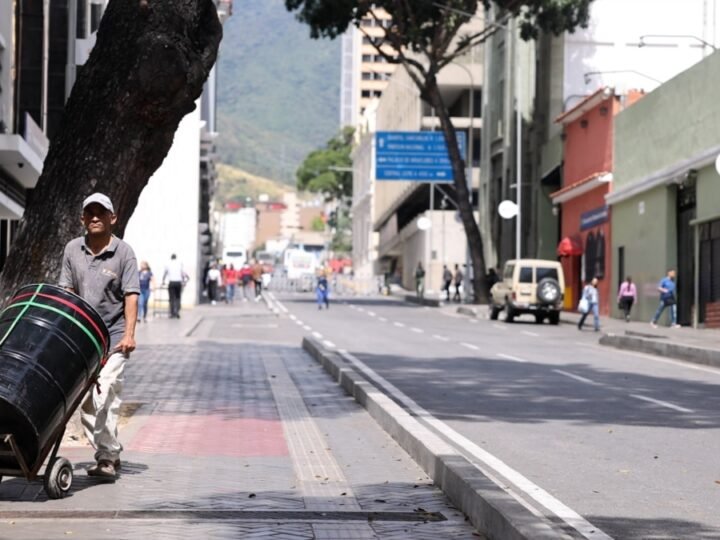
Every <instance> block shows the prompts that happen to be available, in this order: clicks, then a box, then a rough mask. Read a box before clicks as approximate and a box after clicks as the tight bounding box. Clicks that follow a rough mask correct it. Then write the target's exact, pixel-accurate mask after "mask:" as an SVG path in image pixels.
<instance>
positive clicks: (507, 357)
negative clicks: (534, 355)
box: [498, 353, 527, 364]
mask: <svg viewBox="0 0 720 540" xmlns="http://www.w3.org/2000/svg"><path fill="white" fill-rule="evenodd" d="M498 356H499V357H500V358H504V359H505V360H512V361H513V362H520V363H521V364H525V363H527V360H524V359H523V358H518V357H517V356H512V355H509V354H503V353H498Z"/></svg>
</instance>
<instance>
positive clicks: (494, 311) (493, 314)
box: [490, 306, 502, 321]
mask: <svg viewBox="0 0 720 540" xmlns="http://www.w3.org/2000/svg"><path fill="white" fill-rule="evenodd" d="M501 311H502V308H501V307H498V306H490V320H491V321H497V319H498V315H500V312H501Z"/></svg>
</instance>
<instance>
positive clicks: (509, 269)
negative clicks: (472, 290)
mask: <svg viewBox="0 0 720 540" xmlns="http://www.w3.org/2000/svg"><path fill="white" fill-rule="evenodd" d="M564 290H565V276H564V275H563V270H562V266H561V265H560V263H559V262H557V261H545V260H541V259H519V260H511V261H508V262H506V263H505V268H504V269H503V273H502V276H501V279H500V281H498V282H497V283H496V284H495V285H493V287H492V289H490V297H491V305H490V318H491V319H492V320H497V318H498V316H499V314H500V312H502V311H505V320H506V321H507V322H513V321H514V320H515V317H517V316H519V315H522V314H525V313H529V314H532V315H534V316H535V322H537V323H538V324H541V323H542V322H543V321H544V320H545V319H547V320H548V321H550V324H558V323H559V322H560V311H561V309H562V304H563V291H564Z"/></svg>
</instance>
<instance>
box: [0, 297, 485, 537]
mask: <svg viewBox="0 0 720 540" xmlns="http://www.w3.org/2000/svg"><path fill="white" fill-rule="evenodd" d="M188 334H189V335H188ZM137 338H138V339H137V340H138V343H139V348H138V350H137V351H136V353H134V354H133V356H132V358H131V360H130V361H129V363H128V366H127V374H126V384H125V396H124V397H125V400H126V407H125V409H124V411H125V413H126V415H130V416H129V417H128V418H126V419H124V422H123V424H122V427H121V437H120V438H121V441H122V442H123V444H124V445H125V451H124V452H123V455H122V458H123V465H122V469H121V472H120V476H119V479H118V480H117V481H116V482H115V483H102V482H99V481H98V480H97V479H92V478H90V477H88V476H87V475H86V474H85V471H84V469H85V468H86V467H87V466H89V465H90V463H91V459H92V449H91V448H90V447H88V446H87V445H86V444H85V443H84V441H78V442H77V443H75V444H72V445H66V446H63V447H62V448H61V449H60V454H61V455H63V456H65V457H67V458H69V459H70V460H71V461H72V462H73V465H74V472H75V479H74V483H73V486H72V488H71V493H70V495H69V496H68V497H67V498H65V499H61V500H48V499H47V497H46V495H45V492H44V491H43V489H42V485H41V483H40V482H36V483H32V484H28V483H27V482H26V481H25V480H24V479H21V478H5V479H3V481H2V484H0V538H13V539H18V540H29V539H52V538H73V537H74V538H90V539H104V538H108V539H110V538H112V539H129V540H131V539H135V538H137V539H140V538H142V539H143V540H145V539H147V538H148V537H152V538H153V540H159V539H166V538H167V539H176V538H193V539H197V538H203V539H205V538H231V539H237V538H249V539H252V538H287V539H295V538H308V539H310V538H319V539H369V538H380V539H386V538H387V539H390V538H393V539H394V538H398V539H400V538H402V539H406V538H417V539H438V538H443V539H445V538H451V539H452V538H478V537H479V536H478V535H476V534H474V532H473V530H472V528H471V527H470V526H469V525H468V524H467V523H466V521H465V519H464V516H463V515H462V514H461V513H460V512H459V511H457V510H455V509H454V508H452V507H451V506H450V505H449V504H448V502H447V500H446V498H445V497H444V495H443V494H442V493H441V492H440V491H439V490H438V489H437V488H436V487H434V486H433V485H432V483H431V482H430V480H429V479H428V477H427V476H426V475H425V474H424V473H423V472H422V471H421V470H420V468H419V467H418V466H417V465H416V464H415V463H414V462H413V461H412V460H411V459H410V458H409V457H408V455H407V454H406V453H405V452H404V451H403V450H402V449H401V448H400V447H399V446H398V445H397V444H396V443H395V442H394V441H393V440H392V439H391V438H390V437H389V436H388V435H387V434H386V433H385V432H384V431H382V429H381V428H380V427H379V426H378V425H377V424H376V423H375V421H374V420H373V419H372V418H371V417H370V416H369V415H368V413H367V412H366V411H365V410H364V409H363V408H362V407H361V406H360V405H357V404H356V403H355V402H354V400H353V399H352V398H351V397H348V396H346V395H345V393H344V392H343V391H342V390H341V389H340V388H338V387H337V385H336V384H335V383H334V382H333V381H332V380H331V379H330V378H329V377H328V376H327V375H326V374H325V373H324V371H323V370H322V368H321V367H320V366H319V365H318V364H317V363H316V362H315V361H314V360H312V359H311V358H310V357H309V356H308V355H307V354H306V353H305V352H304V351H302V349H301V348H300V342H301V334H300V332H299V331H298V330H297V329H296V326H295V325H292V324H291V321H289V320H288V319H286V318H282V317H277V316H276V315H275V314H273V313H272V312H271V311H269V310H268V308H267V307H266V306H265V304H264V303H257V304H256V303H247V304H239V305H236V306H225V305H218V306H202V307H198V308H195V309H193V310H184V311H183V313H182V319H180V320H168V319H154V320H152V321H151V322H149V323H147V324H142V325H140V328H139V329H138V335H137ZM481 538H482V537H481Z"/></svg>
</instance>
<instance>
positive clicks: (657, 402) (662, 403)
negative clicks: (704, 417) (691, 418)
mask: <svg viewBox="0 0 720 540" xmlns="http://www.w3.org/2000/svg"><path fill="white" fill-rule="evenodd" d="M630 397H631V398H635V399H641V400H642V401H648V402H650V403H654V404H655V405H660V406H661V407H667V408H668V409H672V410H674V411H679V412H684V413H694V412H695V411H693V410H692V409H686V408H685V407H680V406H679V405H675V404H674V403H669V402H667V401H662V400H660V399H654V398H651V397H647V396H643V395H640V394H630Z"/></svg>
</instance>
